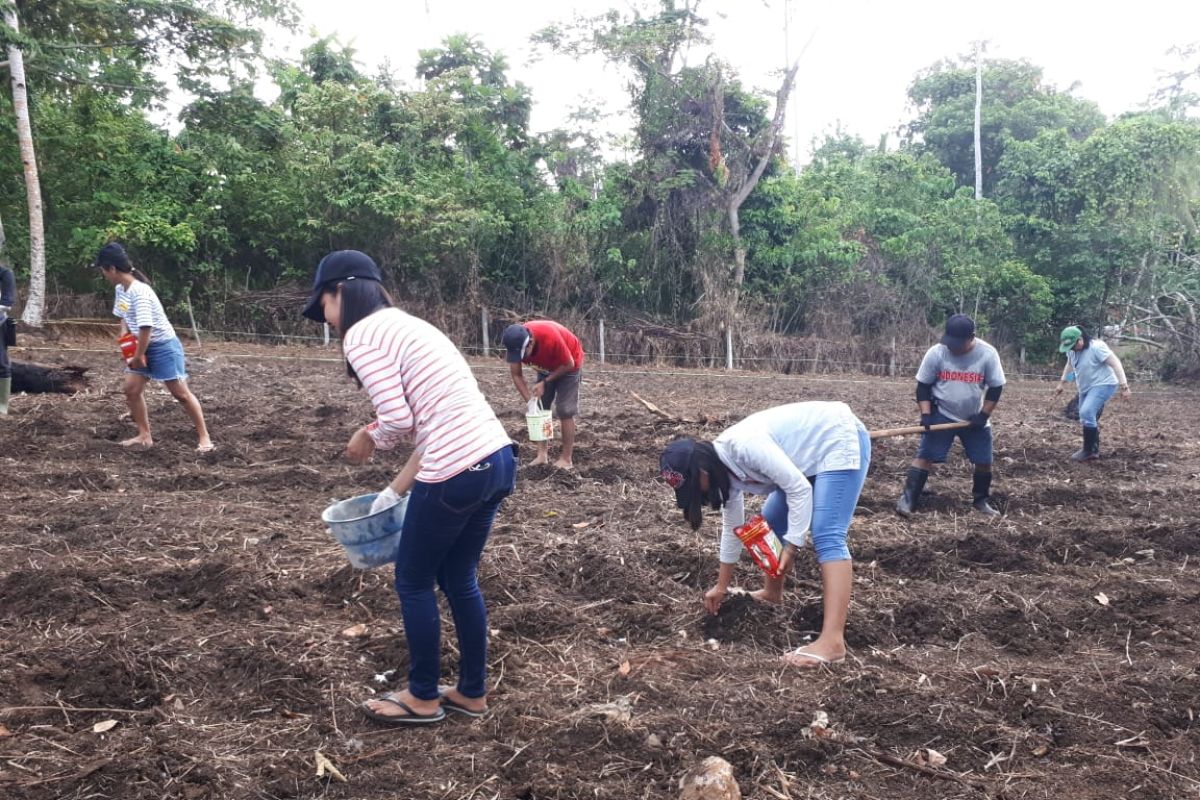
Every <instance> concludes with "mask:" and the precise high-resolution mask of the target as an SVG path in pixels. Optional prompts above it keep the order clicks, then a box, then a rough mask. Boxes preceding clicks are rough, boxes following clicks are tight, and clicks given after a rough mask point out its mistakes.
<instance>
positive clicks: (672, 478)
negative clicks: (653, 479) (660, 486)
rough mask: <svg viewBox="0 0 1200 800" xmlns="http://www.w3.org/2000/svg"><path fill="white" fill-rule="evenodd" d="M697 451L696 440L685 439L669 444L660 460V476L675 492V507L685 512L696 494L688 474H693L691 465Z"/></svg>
mask: <svg viewBox="0 0 1200 800" xmlns="http://www.w3.org/2000/svg"><path fill="white" fill-rule="evenodd" d="M695 451H696V442H695V440H693V439H689V438H687V437H684V438H682V439H676V440H675V441H673V442H671V443H670V444H668V445H667V447H666V449H665V450H663V452H662V457H661V458H660V459H659V460H658V469H659V473H658V476H659V477H660V478H662V480H663V482H664V483H665V484H667V485H668V486H670V487H671V488H672V489H674V490H675V505H677V506H678V507H679V508H682V509H683V510H684V511H687V509H688V506H689V505H692V503H691V500H692V496H693V495H694V494H695V491H694V489H695V488H696V487H693V486H691V485H690V481H689V480H688V474H689V473H690V472H691V470H690V469H689V465H690V464H691V461H692V453H694V452H695Z"/></svg>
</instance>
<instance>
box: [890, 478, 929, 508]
mask: <svg viewBox="0 0 1200 800" xmlns="http://www.w3.org/2000/svg"><path fill="white" fill-rule="evenodd" d="M927 480H929V470H927V469H918V468H917V467H909V468H908V475H906V476H905V478H904V494H902V495H900V499H899V500H897V501H896V512H897V513H898V514H899V515H900V516H902V517H911V516H912V515H913V514H914V513H916V510H917V505H918V504H919V503H920V502H921V492H923V491H925V481H927Z"/></svg>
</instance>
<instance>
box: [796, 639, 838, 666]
mask: <svg viewBox="0 0 1200 800" xmlns="http://www.w3.org/2000/svg"><path fill="white" fill-rule="evenodd" d="M819 644H820V642H813V643H812V644H810V645H809V646H808V647H801V648H799V649H797V650H793V651H792V652H790V653H786V654H784V656H783V663H785V664H787V665H788V666H792V667H798V668H800V669H818V668H820V667H828V666H832V665H834V664H840V663H842V662H843V661H845V660H846V650H845V648H842V650H841V652H835V651H834V650H832V649H831V648H828V647H825V646H822V647H818V645H819Z"/></svg>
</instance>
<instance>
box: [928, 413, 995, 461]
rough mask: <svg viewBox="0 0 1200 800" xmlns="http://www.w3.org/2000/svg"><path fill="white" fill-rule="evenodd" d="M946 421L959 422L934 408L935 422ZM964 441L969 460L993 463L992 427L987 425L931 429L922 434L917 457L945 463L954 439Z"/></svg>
mask: <svg viewBox="0 0 1200 800" xmlns="http://www.w3.org/2000/svg"><path fill="white" fill-rule="evenodd" d="M946 422H957V420H953V419H951V418H950V417H947V416H946V415H945V414H943V413H942V412H940V411H937V410H934V412H933V424H934V425H941V424H943V423H946ZM955 437H958V440H959V441H960V442H962V445H963V450H965V451H966V453H967V460H968V461H970V462H971V463H972V464H975V465H977V466H990V465H991V463H992V429H991V426H989V425H985V426H983V427H982V428H958V429H955V430H949V431H929V432H928V433H922V434H921V444H920V445H918V446H917V458H919V459H921V460H923V461H932V462H933V463H934V464H945V463H946V456H948V455H950V448H951V447H952V446H953V445H954V439H955Z"/></svg>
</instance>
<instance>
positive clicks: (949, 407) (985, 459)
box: [896, 314, 1004, 517]
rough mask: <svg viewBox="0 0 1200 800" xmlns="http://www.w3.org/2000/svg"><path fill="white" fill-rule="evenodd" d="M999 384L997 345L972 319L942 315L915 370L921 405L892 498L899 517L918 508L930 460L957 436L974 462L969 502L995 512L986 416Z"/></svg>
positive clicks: (938, 459)
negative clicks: (899, 491)
mask: <svg viewBox="0 0 1200 800" xmlns="http://www.w3.org/2000/svg"><path fill="white" fill-rule="evenodd" d="M1003 388H1004V368H1003V367H1001V366H1000V355H999V354H998V353H997V352H996V348H994V347H992V346H991V345H990V344H988V343H987V342H985V341H983V340H982V339H979V338H977V337H976V336H975V322H974V320H972V319H971V318H970V317H968V316H967V315H966V314H955V315H954V316H952V317H950V318H949V319H948V320H946V335H945V336H943V337H942V341H941V342H940V343H939V344H935V345H934V346H933V347H931V348H929V350H928V351H926V353H925V357H924V358H923V359H922V360H921V367H920V368H919V369H918V370H917V404H918V405H919V406H920V408H921V425H923V426H924V428H925V433H923V434H921V444H920V446H919V447H918V448H917V455H916V457H915V458H914V459H913V462H912V466H910V467H909V468H908V475H907V476H906V478H905V481H904V494H903V495H901V497H900V500H899V501H898V502H897V503H896V511H898V512H899V513H900V515H901V516H905V517H908V516H911V515H912V514H913V512H915V511H916V510H917V504H918V503H919V502H920V500H921V492H922V491H924V489H925V481H926V480H927V479H928V478H929V472H930V470H932V469H933V465H934V464H943V463H945V461H946V456H947V455H948V454H949V453H950V448H951V446H952V445H953V444H954V437H955V436H957V437H958V438H959V440H960V441H961V442H962V444H963V450H964V451H966V454H967V459H968V460H970V462H971V463H972V464H974V465H975V474H974V480H973V483H972V487H971V499H972V505H973V506H974V507H975V510H976V511H978V512H979V513H981V514H984V515H986V516H989V517H992V516H997V515H998V514H999V513H1000V512H999V511H997V510H996V509H994V508H992V506H991V505H990V504H989V503H988V497H989V496H990V494H991V486H992V426H991V423H990V422H989V421H988V417H990V416H991V414H992V411H993V410H995V408H996V403H998V402H999V401H1000V392H1001V390H1002V389H1003ZM947 422H969V423H971V425H970V427H969V428H959V429H957V430H948V431H931V430H930V429H929V428H930V426H932V425H939V424H942V423H947Z"/></svg>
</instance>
